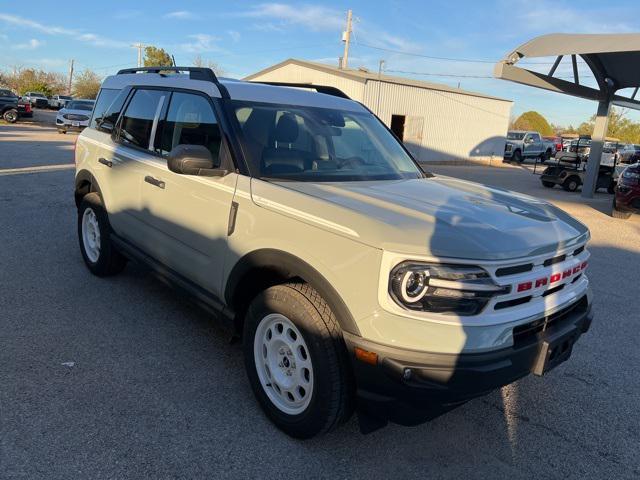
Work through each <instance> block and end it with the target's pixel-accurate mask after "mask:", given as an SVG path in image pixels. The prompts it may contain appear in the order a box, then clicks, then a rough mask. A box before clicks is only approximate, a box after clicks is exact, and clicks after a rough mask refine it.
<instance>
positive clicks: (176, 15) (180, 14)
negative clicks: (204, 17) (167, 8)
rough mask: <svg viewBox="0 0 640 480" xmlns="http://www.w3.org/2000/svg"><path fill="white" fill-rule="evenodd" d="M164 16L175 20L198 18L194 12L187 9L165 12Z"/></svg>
mask: <svg viewBox="0 0 640 480" xmlns="http://www.w3.org/2000/svg"><path fill="white" fill-rule="evenodd" d="M164 18H171V19H174V20H192V19H194V18H196V16H195V15H194V14H193V13H192V12H188V11H187V10H177V11H175V12H169V13H167V14H165V15H164Z"/></svg>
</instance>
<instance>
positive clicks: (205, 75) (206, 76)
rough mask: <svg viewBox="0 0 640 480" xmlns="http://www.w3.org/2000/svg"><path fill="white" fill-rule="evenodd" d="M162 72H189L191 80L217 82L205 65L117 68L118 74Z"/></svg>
mask: <svg viewBox="0 0 640 480" xmlns="http://www.w3.org/2000/svg"><path fill="white" fill-rule="evenodd" d="M164 72H189V78H190V79H191V80H204V81H208V82H213V83H218V77H216V74H215V73H213V70H211V69H210V68H206V67H135V68H124V69H122V70H118V73H117V74H118V75H122V74H125V73H164Z"/></svg>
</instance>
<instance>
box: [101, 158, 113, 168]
mask: <svg viewBox="0 0 640 480" xmlns="http://www.w3.org/2000/svg"><path fill="white" fill-rule="evenodd" d="M98 163H101V164H103V165H106V166H107V167H109V168H111V167H113V162H112V161H111V160H107V159H106V158H99V159H98Z"/></svg>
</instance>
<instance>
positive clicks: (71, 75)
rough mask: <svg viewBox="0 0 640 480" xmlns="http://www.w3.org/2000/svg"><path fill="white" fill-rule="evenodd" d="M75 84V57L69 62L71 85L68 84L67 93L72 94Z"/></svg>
mask: <svg viewBox="0 0 640 480" xmlns="http://www.w3.org/2000/svg"><path fill="white" fill-rule="evenodd" d="M72 85H73V58H72V59H71V61H70V62H69V85H68V86H67V94H68V95H71V87H72Z"/></svg>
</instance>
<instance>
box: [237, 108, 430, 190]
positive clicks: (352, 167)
mask: <svg viewBox="0 0 640 480" xmlns="http://www.w3.org/2000/svg"><path fill="white" fill-rule="evenodd" d="M230 104H231V108H232V109H233V113H234V115H235V117H236V118H237V120H238V122H239V123H240V128H241V129H242V133H243V137H244V139H243V146H244V150H245V152H246V156H247V160H248V161H249V163H250V165H249V166H250V169H251V170H252V172H255V174H257V175H258V176H260V177H263V178H277V179H282V180H296V181H305V182H347V181H365V180H397V179H402V178H420V177H422V175H423V174H422V172H421V171H420V169H419V168H418V167H417V166H416V164H415V163H414V162H413V160H412V159H411V157H409V155H408V154H407V152H406V151H405V150H404V149H403V148H402V146H401V145H400V144H399V143H398V141H397V140H396V139H395V138H394V137H393V135H391V133H389V131H388V130H387V129H386V128H385V127H384V125H382V124H381V123H380V122H379V121H378V120H377V119H376V118H375V117H374V116H373V115H371V114H370V113H359V112H350V111H339V110H332V109H326V108H317V107H302V106H289V105H275V104H255V103H248V102H240V101H234V102H230Z"/></svg>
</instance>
